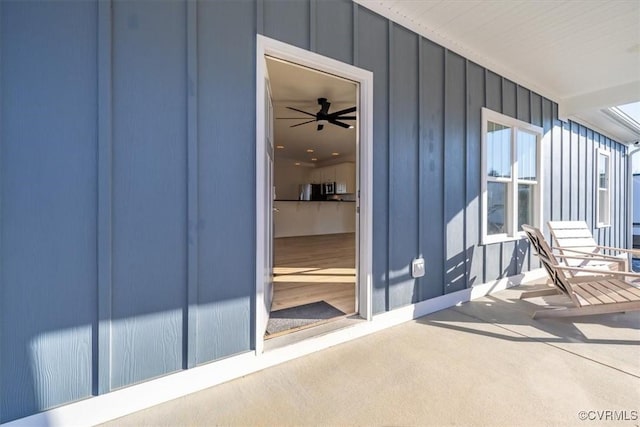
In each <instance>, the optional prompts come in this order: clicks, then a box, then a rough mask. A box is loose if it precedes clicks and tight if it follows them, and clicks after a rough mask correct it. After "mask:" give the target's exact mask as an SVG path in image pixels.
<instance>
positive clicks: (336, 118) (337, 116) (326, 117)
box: [283, 98, 356, 130]
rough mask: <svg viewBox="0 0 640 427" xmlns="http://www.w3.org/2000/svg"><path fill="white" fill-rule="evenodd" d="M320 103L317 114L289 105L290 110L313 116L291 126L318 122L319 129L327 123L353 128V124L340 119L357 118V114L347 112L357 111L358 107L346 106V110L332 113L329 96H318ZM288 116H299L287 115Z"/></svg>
mask: <svg viewBox="0 0 640 427" xmlns="http://www.w3.org/2000/svg"><path fill="white" fill-rule="evenodd" d="M318 105H320V111H318V112H317V113H316V114H313V113H308V112H306V111H302V110H298V109H297V108H293V107H287V108H288V109H289V110H293V111H297V112H299V113H303V114H306V115H307V116H311V117H313V120H308V121H306V122H303V123H298V124H295V125H292V126H289V127H292V128H294V127H297V126H302V125H306V124H307V123H312V122H318V128H317V130H322V129H323V128H324V125H326V124H327V123H330V124H332V125H336V126H340V127H343V128H346V129H349V128H353V126H352V125H350V124H347V123H344V122H341V121H340V120H355V119H356V116H345V114H349V113H353V112H354V111H356V107H351V108H345V109H344V110H340V111H335V112H333V113H330V112H329V107H330V106H331V103H330V102H329V101H327V98H318ZM283 118H285V117H283ZM287 118H298V117H287ZM298 119H299V118H298Z"/></svg>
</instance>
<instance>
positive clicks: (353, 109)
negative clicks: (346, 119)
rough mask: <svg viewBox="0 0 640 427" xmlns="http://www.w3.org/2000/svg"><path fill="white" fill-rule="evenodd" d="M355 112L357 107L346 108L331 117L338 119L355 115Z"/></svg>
mask: <svg viewBox="0 0 640 427" xmlns="http://www.w3.org/2000/svg"><path fill="white" fill-rule="evenodd" d="M354 111H356V107H351V108H345V109H344V110H340V111H334V112H333V113H331V114H329V116H331V117H338V116H341V115H343V114H348V113H353V112H354Z"/></svg>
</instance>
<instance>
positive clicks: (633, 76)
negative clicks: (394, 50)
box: [354, 0, 640, 142]
mask: <svg viewBox="0 0 640 427" xmlns="http://www.w3.org/2000/svg"><path fill="white" fill-rule="evenodd" d="M354 1H356V2H357V3H359V4H361V5H363V6H365V7H367V8H369V9H371V10H373V11H375V12H377V13H380V14H382V15H383V16H385V17H387V18H389V19H391V20H393V21H395V22H397V23H399V24H401V25H403V26H405V27H407V28H409V29H411V30H413V31H415V32H417V33H419V34H421V35H423V36H425V37H427V38H428V39H430V40H432V41H434V42H436V43H439V44H441V45H442V46H444V47H446V48H448V49H450V50H452V51H455V52H456V53H458V54H460V55H462V56H464V57H466V58H468V59H470V60H472V61H474V62H477V63H478V64H480V65H482V66H484V67H487V68H489V69H491V70H493V71H494V72H496V73H498V74H500V75H502V76H504V77H506V78H508V79H510V80H513V81H514V82H516V83H518V84H520V85H522V86H525V87H527V88H529V89H532V90H534V91H536V92H537V93H539V94H541V95H543V96H545V97H547V98H549V99H551V100H553V101H555V102H558V104H559V106H560V113H561V118H571V119H574V120H577V121H582V122H587V124H590V125H591V126H593V127H596V129H597V130H602V131H604V132H605V133H608V134H610V135H611V136H613V137H614V138H616V139H618V140H621V141H622V142H628V140H629V138H634V137H635V138H636V139H637V138H638V137H639V136H640V135H634V134H633V133H629V131H628V130H627V129H623V128H621V127H620V126H619V124H616V123H613V122H611V120H610V119H608V118H607V117H606V116H605V115H604V114H600V110H601V109H603V108H606V107H610V106H615V105H620V104H626V103H630V102H635V101H640V1H637V0H617V1H600V0H592V1H575V0H537V1H518V0H512V1H504V0H464V1H436V0H433V1H431V0H421V1H416V0H354Z"/></svg>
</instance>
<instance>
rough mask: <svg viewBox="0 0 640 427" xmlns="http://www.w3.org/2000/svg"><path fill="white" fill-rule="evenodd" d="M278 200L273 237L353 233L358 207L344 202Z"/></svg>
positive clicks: (351, 202)
mask: <svg viewBox="0 0 640 427" xmlns="http://www.w3.org/2000/svg"><path fill="white" fill-rule="evenodd" d="M340 202H341V201H340V200H275V201H274V202H273V207H274V208H275V210H274V212H273V228H274V229H273V235H274V237H292V236H313V235H318V234H336V233H353V232H355V230H356V204H355V203H354V202H353V201H347V200H344V203H340Z"/></svg>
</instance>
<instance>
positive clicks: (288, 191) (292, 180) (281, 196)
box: [273, 158, 312, 200]
mask: <svg viewBox="0 0 640 427" xmlns="http://www.w3.org/2000/svg"><path fill="white" fill-rule="evenodd" d="M311 169H312V168H311V167H308V166H304V165H298V166H296V165H295V161H294V160H290V159H286V158H280V159H276V160H275V163H274V168H273V174H274V177H273V178H274V180H273V182H274V183H275V186H276V199H278V200H298V196H299V186H300V184H303V183H305V182H308V181H309V172H310V170H311Z"/></svg>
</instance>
